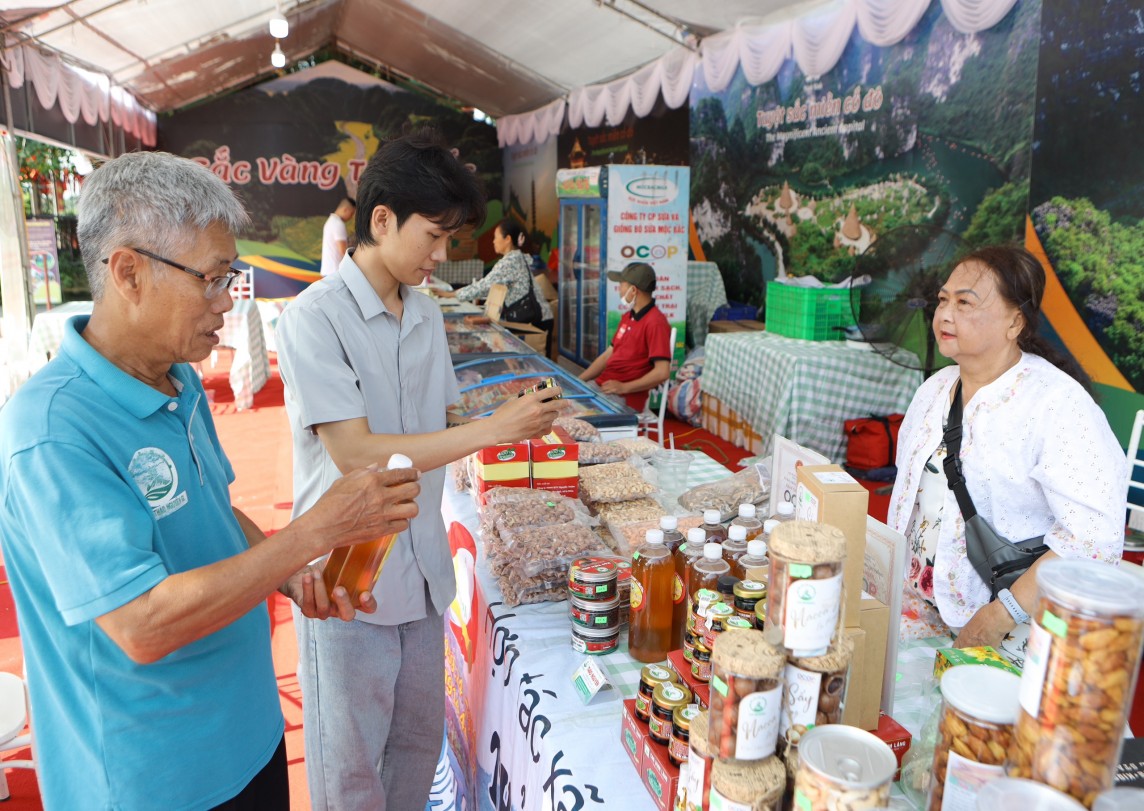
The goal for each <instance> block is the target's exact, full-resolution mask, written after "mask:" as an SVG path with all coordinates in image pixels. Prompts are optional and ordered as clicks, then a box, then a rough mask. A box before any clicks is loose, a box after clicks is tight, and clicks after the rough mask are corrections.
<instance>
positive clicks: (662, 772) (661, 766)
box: [640, 737, 679, 811]
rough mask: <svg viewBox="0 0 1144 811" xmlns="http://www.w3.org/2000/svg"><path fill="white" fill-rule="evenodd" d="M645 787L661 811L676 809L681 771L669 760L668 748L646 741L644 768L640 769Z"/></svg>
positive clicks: (649, 740)
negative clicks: (676, 796)
mask: <svg viewBox="0 0 1144 811" xmlns="http://www.w3.org/2000/svg"><path fill="white" fill-rule="evenodd" d="M640 776H641V777H642V778H643V784H644V787H645V788H646V789H647V791H648V794H650V795H651V799H652V802H654V803H655V807H656V808H658V809H659V811H672V809H673V808H675V795H676V794H677V793H678V791H679V769H678V768H676V767H675V766H674V765H672V763H671V761H670V760H668V758H667V747H666V746H661V745H660V744H658V743H656V742H655V741H653V740H652V739H651V738H650V737H649V738H648V739H647V740H646V741H644V747H643V767H642V768H641V769H640Z"/></svg>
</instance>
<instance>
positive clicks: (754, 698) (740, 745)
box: [735, 687, 783, 760]
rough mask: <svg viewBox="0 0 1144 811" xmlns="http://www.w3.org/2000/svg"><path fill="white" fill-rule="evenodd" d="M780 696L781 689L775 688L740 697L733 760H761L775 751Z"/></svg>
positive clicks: (777, 735)
mask: <svg viewBox="0 0 1144 811" xmlns="http://www.w3.org/2000/svg"><path fill="white" fill-rule="evenodd" d="M782 696H783V692H782V688H781V687H775V688H774V689H773V690H767V691H766V692H764V693H750V694H748V695H747V696H745V697H743V698H742V699H740V700H739V728H738V730H737V732H736V736H735V759H736V760H760V759H762V758H765V757H770V756H771V755H773V754H774V753H775V748H776V746H777V745H778V740H779V710H780V707H781V705H782Z"/></svg>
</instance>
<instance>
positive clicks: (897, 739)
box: [871, 712, 913, 783]
mask: <svg viewBox="0 0 1144 811" xmlns="http://www.w3.org/2000/svg"><path fill="white" fill-rule="evenodd" d="M871 732H873V733H874V736H875V737H877V738H880V739H882V740H883V741H885V742H886V744H887V745H888V746H889V747H890V750H891V751H892V752H893V753H894V757H896V758H897V759H898V770H897V771H896V772H894V782H895V783H896V782H898V781H899V780H901V779H902V758H904V757H905V756H906V752H908V751H910V741H911V740H912V739H913V736H912V735H910V733H909V732H908V731H907V730H906V728H905V727H904V726H902V725H901V724H899V723H898V722H897V721H895V720H894V719H893V718H891V717H890V716H888V715H886V713H884V712H883V713H879V714H878V727H877V728H876V729H873V730H871Z"/></svg>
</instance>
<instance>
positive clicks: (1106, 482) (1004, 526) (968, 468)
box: [889, 247, 1127, 660]
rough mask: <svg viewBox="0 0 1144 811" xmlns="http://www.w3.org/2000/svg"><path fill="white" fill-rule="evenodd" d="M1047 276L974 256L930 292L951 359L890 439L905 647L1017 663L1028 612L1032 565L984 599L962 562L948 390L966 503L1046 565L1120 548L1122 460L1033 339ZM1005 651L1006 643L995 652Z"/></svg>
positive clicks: (1015, 251) (1022, 256) (1021, 262)
mask: <svg viewBox="0 0 1144 811" xmlns="http://www.w3.org/2000/svg"><path fill="white" fill-rule="evenodd" d="M1044 291H1045V272H1044V269H1043V268H1042V267H1041V264H1040V262H1038V261H1037V259H1036V258H1035V257H1034V256H1032V254H1030V253H1028V252H1027V251H1025V250H1024V249H1023V248H1013V247H994V248H983V249H980V250H978V251H976V252H974V253H973V254H971V255H970V256H968V257H967V258H966V259H965V260H963V261H962V262H961V263H960V264H959V265H958V266H957V267H956V268H955V269H954V271H953V273H952V274H951V275H950V277H949V279H948V281H947V282H946V283H945V285H944V286H943V287H942V288H941V293H940V295H939V298H938V307H937V312H936V313H935V315H934V319H933V330H934V335H935V336H936V338H937V346H938V350H939V351H940V352H941V354H942V355H944V356H945V357H947V358H951V359H952V360H954V361H956V363H957V365H956V366H950V367H947V368H944V369H941V370H940V371H938V372H937V373H935V374H934V375H933V376H932V377H931V378H930V379H929V380H927V381H926V382H925V383H924V384H923V385H922V386H921V388H919V389H918V392H917V394H916V395H915V396H914V399H913V402H912V403H911V404H910V407H909V409H908V411H907V413H906V417H905V420H904V421H903V422H902V428H901V433H900V435H899V441H898V454H897V464H898V479H897V481H896V482H895V484H894V493H893V496H892V498H891V502H890V511H889V523H890V525H891V526H893V527H894V528H895V529H897V530H898V531H900V532H902V533H904V534H905V535H906V538H907V541H908V543H909V558H908V561H909V566H908V573H907V583H906V587H905V588H906V592H905V598H906V599H905V600H904V601H903V606H904V611H903V614H904V617H903V636H904V637H907V638H908V637H911V636H912V637H918V636H927V635H928V636H934V635H940V634H942V633H950V634H952V635H953V636H954V637H955V638H956V641H955V645H956V646H957V647H969V646H973V645H992V646H993V647H995V648H998V649H999V650H1003V652H1005V653H1006V654H1008V655H1010V656H1011V658H1014V659H1017V660H1021V659H1023V656H1022V655H1021V649H1022V647H1023V644H1022V637H1023V634H1022V633H1021V629H1020V628H1018V622H1017V620H1018V619H1023V618H1024V617H1023V616H1022V615H1023V614H1024V613H1026V612H1029V611H1032V610H1033V606H1034V601H1035V599H1036V579H1035V574H1036V569H1037V566H1039V563H1040V562H1038V563H1037V564H1035V565H1034V566H1033V567H1032V568H1031V569H1030V570H1029V571H1027V572H1026V573H1025V574H1024V575H1022V576H1021V577H1020V578H1019V579H1018V580H1017V582H1016V583H1015V584H1014V585H1013V587H1012V589H1011V593H1012V596H1013V597H1014V598H1015V599H1016V603H1017V605H1016V606H1014V605H1013V604H1012V603H1011V602H1010V605H1009V607H1007V606H1006V604H1005V603H1006V602H1009V600H1008V596H1006V599H1005V600H1000V599H998V600H991V599H990V590H989V587H988V585H986V584H985V582H984V581H982V579H981V578H980V577H979V576H978V575H977V573H976V571H974V569H973V566H972V565H971V564H970V562H969V559H968V557H967V556H966V551H965V525H964V522H963V520H962V517H961V513H960V510H959V509H958V506H957V501H956V499H955V497H954V494H953V493H952V492H951V491H950V490H949V489H948V486H947V482H946V477H945V473H944V471H943V468H942V460H943V459H944V458H945V448H944V443H943V433H944V427H945V426H944V423H945V419H946V415H947V414H948V413H949V408H950V403H951V402H952V399H953V392H954V388H955V385H956V383H957V382H958V380H960V381H961V384H962V402H963V404H964V416H963V426H964V432H963V438H962V445H961V463H962V468H963V473H964V475H965V479H966V481H967V483H968V485H967V486H968V489H969V494H970V496H971V497H972V499H973V503H974V505H975V506H976V508H977V511H978V513H980V514H981V515H982V516H983V517H984V518H985V519H986V520H987V521H988V522H989V523H990V524H991V525H992V526H993V527H994V529H996V530H997V532H998V534H1000V535H1001V536H1002V537H1005V538H1008V539H1010V540H1015V541H1020V540H1024V539H1026V538H1032V537H1036V536H1038V535H1042V534H1043V535H1044V536H1045V543H1046V544H1047V545H1048V547H1049V549H1050V551H1049V552H1047V553H1046V554H1045V555H1043V556H1042V558H1041V561H1043V560H1046V559H1048V558H1052V557H1057V556H1060V557H1084V558H1092V559H1096V560H1103V561H1106V562H1108V563H1110V564H1114V563H1116V562H1117V561H1119V559H1120V556H1121V552H1122V549H1123V544H1124V514H1125V508H1126V500H1127V490H1126V481H1127V462H1126V460H1125V456H1124V452H1123V450H1122V449H1121V447H1120V445H1119V443H1118V442H1117V440H1116V438H1115V437H1114V436H1113V434H1112V430H1111V429H1110V428H1109V425H1108V420H1107V419H1106V418H1105V416H1104V413H1103V412H1102V411H1101V410H1100V408H1099V407H1098V406H1097V405H1096V403H1095V402H1094V401H1093V399H1092V396H1091V395H1090V394H1089V390H1088V378H1087V376H1086V375H1085V374H1084V372H1083V371H1081V369H1080V368H1079V367H1078V366H1077V364H1076V363H1075V361H1073V360H1072V359H1071V358H1070V357H1066V356H1063V355H1061V354H1060V353H1058V352H1057V351H1056V350H1055V349H1053V348H1052V347H1051V346H1050V345H1049V344H1048V343H1047V342H1045V341H1044V340H1043V339H1042V338H1040V337H1039V336H1038V335H1037V327H1038V322H1039V320H1040V309H1041V298H1042V296H1043V294H1044ZM1023 628H1024V629H1025V632H1026V633H1027V625H1025V626H1023ZM1003 643H1004V644H1003Z"/></svg>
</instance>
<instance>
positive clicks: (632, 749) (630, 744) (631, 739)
mask: <svg viewBox="0 0 1144 811" xmlns="http://www.w3.org/2000/svg"><path fill="white" fill-rule="evenodd" d="M624 746H626V747H627V749H628V752H629V753H631V754H633V755H634V754H635V753H636V739H635V736H633V735H632V731H631V730H630V729H625V730H624Z"/></svg>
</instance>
